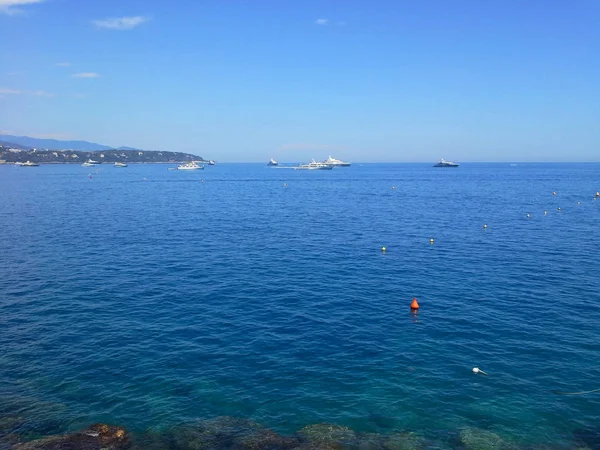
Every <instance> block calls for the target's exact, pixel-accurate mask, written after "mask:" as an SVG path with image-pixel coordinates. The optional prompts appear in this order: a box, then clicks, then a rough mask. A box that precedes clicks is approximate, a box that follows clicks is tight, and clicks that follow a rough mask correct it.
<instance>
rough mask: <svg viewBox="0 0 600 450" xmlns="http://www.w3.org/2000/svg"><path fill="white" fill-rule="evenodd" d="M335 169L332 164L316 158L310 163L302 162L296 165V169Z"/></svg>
mask: <svg viewBox="0 0 600 450" xmlns="http://www.w3.org/2000/svg"><path fill="white" fill-rule="evenodd" d="M331 169H333V166H332V165H329V164H325V163H322V162H317V161H315V160H314V159H313V160H312V161H311V162H309V163H308V164H300V165H299V166H297V167H294V170H331Z"/></svg>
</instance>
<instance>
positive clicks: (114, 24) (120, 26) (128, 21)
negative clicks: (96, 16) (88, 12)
mask: <svg viewBox="0 0 600 450" xmlns="http://www.w3.org/2000/svg"><path fill="white" fill-rule="evenodd" d="M149 20H150V18H149V17H145V16H133V17H113V18H109V19H104V20H94V21H93V22H92V23H93V24H94V25H96V26H97V27H98V28H108V29H110V30H131V29H132V28H135V27H137V26H138V25H141V24H143V23H144V22H148V21H149Z"/></svg>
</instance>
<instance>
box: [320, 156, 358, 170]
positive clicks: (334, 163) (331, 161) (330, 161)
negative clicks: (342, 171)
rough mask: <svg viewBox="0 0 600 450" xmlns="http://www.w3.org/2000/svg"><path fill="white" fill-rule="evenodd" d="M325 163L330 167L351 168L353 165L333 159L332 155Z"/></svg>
mask: <svg viewBox="0 0 600 450" xmlns="http://www.w3.org/2000/svg"><path fill="white" fill-rule="evenodd" d="M323 163H324V164H328V165H330V166H337V167H350V166H351V165H352V163H349V162H344V161H340V160H339V159H335V158H332V157H331V155H329V158H327V159H326V160H325V161H323Z"/></svg>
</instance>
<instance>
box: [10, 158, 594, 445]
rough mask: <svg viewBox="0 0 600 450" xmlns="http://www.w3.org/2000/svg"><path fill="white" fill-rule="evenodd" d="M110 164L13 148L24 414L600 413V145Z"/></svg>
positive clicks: (123, 419) (412, 421)
mask: <svg viewBox="0 0 600 450" xmlns="http://www.w3.org/2000/svg"><path fill="white" fill-rule="evenodd" d="M89 172H90V169H89V168H83V167H80V166H66V165H57V166H40V167H37V168H17V167H12V166H0V192H1V195H0V232H1V233H2V235H1V241H0V414H2V415H4V416H10V415H12V416H14V415H18V416H19V417H21V418H22V420H21V422H20V423H21V425H19V427H20V428H22V429H23V428H25V429H27V430H29V431H30V432H38V433H40V434H42V433H47V432H57V431H64V430H68V429H77V428H81V427H83V426H86V425H88V424H90V423H93V422H98V421H105V422H111V423H117V424H120V425H123V426H126V427H128V428H130V429H133V430H143V429H146V428H149V427H159V428H160V427H166V426H169V425H171V424H175V423H180V422H186V421H191V420H195V419H197V418H207V417H214V416H218V415H234V416H242V417H246V418H251V419H253V420H255V421H257V422H261V423H264V424H265V425H267V426H269V427H272V428H274V429H276V430H278V431H280V432H285V433H291V432H293V431H294V430H297V429H298V428H300V427H302V426H304V425H306V424H309V423H318V422H333V423H338V424H342V425H346V426H349V427H351V428H353V429H355V430H360V431H373V432H378V433H389V432H393V431H397V430H417V431H419V432H420V433H423V434H425V435H427V436H429V437H430V438H431V439H434V440H435V439H438V438H439V439H440V440H443V439H444V436H446V435H447V434H448V433H452V432H453V430H457V429H460V428H461V427H466V426H473V427H478V428H483V429H487V430H492V431H494V432H495V433H498V434H500V435H502V436H504V437H506V438H509V439H512V440H515V441H516V442H520V443H525V444H526V443H538V442H548V443H557V442H564V443H568V442H571V441H572V439H573V436H574V435H577V433H580V432H581V430H586V433H588V435H594V433H595V435H598V436H600V394H587V395H572V396H566V395H559V394H557V393H556V391H567V392H574V391H585V390H592V389H597V388H600V339H599V334H598V333H599V330H600V273H599V269H600V239H599V237H600V199H598V201H596V200H594V199H593V197H594V194H595V193H596V191H598V190H600V165H598V164H561V165H559V164H556V165H553V164H537V165H536V164H520V165H518V166H510V165H509V164H489V165H477V164H471V165H469V164H464V165H462V166H461V167H460V168H458V169H434V168H432V167H430V166H429V165H426V164H425V165H419V164H407V165H391V164H390V165H374V164H372V165H371V164H364V165H354V166H353V167H351V168H347V169H344V168H336V169H334V170H333V171H322V172H320V171H315V172H307V171H292V170H285V169H272V168H267V167H264V166H262V165H235V164H222V165H216V166H214V167H207V168H206V170H204V171H192V172H181V171H169V170H167V166H163V165H157V166H151V165H138V166H130V167H128V168H126V169H115V168H113V167H110V166H101V167H100V168H99V170H98V173H92V174H91V178H90V173H89ZM394 187H395V188H394ZM553 191H554V192H556V195H553ZM578 202H580V204H578ZM558 208H560V210H559V209H558ZM544 211H547V214H546V215H545V214H544ZM527 214H530V217H527ZM484 224H487V229H484V228H483V225H484ZM430 238H434V239H435V243H434V244H430V242H429V239H430ZM382 246H385V247H387V252H386V253H385V254H383V253H382V252H381V247H382ZM413 297H417V299H418V300H419V302H420V304H421V308H420V310H419V313H418V314H417V315H413V314H411V313H410V311H409V304H410V302H411V300H412V298H413ZM473 367H480V368H481V369H483V370H485V371H486V372H488V373H489V376H482V375H475V374H473V373H472V371H471V369H472V368H473ZM17 431H19V430H17ZM21 431H23V430H21ZM565 445H567V444H565Z"/></svg>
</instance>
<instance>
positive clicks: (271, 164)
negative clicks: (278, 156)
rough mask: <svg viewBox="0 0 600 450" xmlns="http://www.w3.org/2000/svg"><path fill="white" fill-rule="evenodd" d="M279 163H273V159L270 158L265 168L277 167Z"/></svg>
mask: <svg viewBox="0 0 600 450" xmlns="http://www.w3.org/2000/svg"><path fill="white" fill-rule="evenodd" d="M278 165H279V163H278V162H277V161H275V160H274V159H273V158H271V159H270V160H269V162H268V163H267V166H278Z"/></svg>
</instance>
